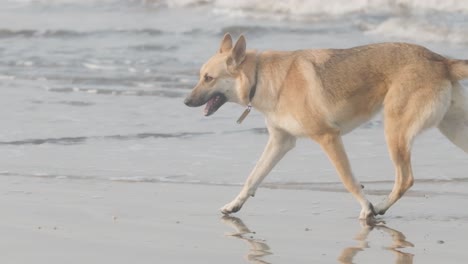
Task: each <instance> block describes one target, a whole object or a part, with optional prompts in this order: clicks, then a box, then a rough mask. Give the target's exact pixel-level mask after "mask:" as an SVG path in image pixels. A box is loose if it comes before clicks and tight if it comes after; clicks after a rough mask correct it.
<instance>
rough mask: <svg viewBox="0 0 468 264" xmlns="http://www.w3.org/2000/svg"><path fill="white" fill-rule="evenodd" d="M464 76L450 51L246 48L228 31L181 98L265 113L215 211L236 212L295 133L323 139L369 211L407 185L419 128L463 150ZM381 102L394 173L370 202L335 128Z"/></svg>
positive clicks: (389, 46)
mask: <svg viewBox="0 0 468 264" xmlns="http://www.w3.org/2000/svg"><path fill="white" fill-rule="evenodd" d="M465 78H468V60H455V59H448V58H445V57H443V56H441V55H439V54H436V53H434V52H432V51H430V50H428V49H426V48H424V47H422V46H418V45H414V44H408V43H379V44H371V45H365V46H359V47H353V48H349V49H309V50H297V51H264V52H257V51H255V50H247V49H246V39H245V37H244V36H243V35H241V36H240V37H239V39H238V40H237V41H236V43H235V44H233V40H232V37H231V35H230V34H229V33H228V34H226V35H224V38H223V39H222V41H221V45H220V48H219V50H218V51H217V52H216V54H215V55H214V56H212V57H211V58H210V59H209V60H208V61H207V62H206V63H205V64H204V65H203V66H202V67H201V70H200V79H199V82H198V83H197V84H196V86H195V87H194V88H193V90H192V91H191V93H190V94H189V95H188V96H187V98H186V99H185V101H184V102H185V104H186V105H187V106H190V107H198V106H202V105H205V104H206V107H205V110H204V114H205V115H206V116H210V115H212V114H213V113H215V112H216V111H217V110H218V109H219V108H220V107H221V106H222V105H223V104H224V103H226V102H233V103H237V104H240V105H243V106H246V107H247V108H246V110H245V112H244V114H243V115H242V116H241V118H239V120H238V122H242V120H243V119H244V118H246V116H247V114H248V113H249V111H250V108H251V107H253V108H255V109H256V110H258V111H259V112H261V113H262V114H263V115H264V116H265V119H266V126H267V129H268V133H269V139H268V143H267V145H266V147H265V150H264V152H263V154H262V155H261V157H260V159H259V160H258V162H257V164H256V166H255V168H254V169H253V171H252V172H251V173H250V175H249V177H248V178H247V180H246V182H245V184H244V186H243V188H242V190H241V191H240V193H239V194H238V195H237V197H235V199H234V200H233V201H231V202H230V203H228V204H226V205H225V206H224V207H222V208H221V212H222V213H224V214H230V213H234V212H237V211H239V210H240V209H241V207H242V205H243V204H244V203H245V202H246V200H247V199H248V198H249V197H250V196H254V195H255V192H256V190H257V187H258V186H259V185H260V183H261V182H262V180H263V179H264V178H265V177H266V176H267V174H268V173H269V172H270V171H271V170H272V169H273V167H274V166H275V165H276V164H277V163H278V162H279V161H280V160H281V158H282V157H283V156H284V155H285V154H286V153H287V152H288V151H289V150H291V149H292V148H293V147H294V146H295V144H296V138H298V137H308V138H311V139H312V140H314V141H316V142H317V143H318V144H319V145H320V146H321V148H322V149H323V151H324V152H325V153H326V154H327V155H328V158H329V159H330V161H331V162H332V164H333V165H334V167H335V168H336V171H337V173H338V175H339V177H340V179H341V181H342V182H343V184H344V187H345V188H346V189H347V190H348V191H349V192H350V193H351V194H352V195H353V196H354V197H355V198H356V200H357V201H358V202H359V203H360V205H361V208H362V209H361V212H360V215H359V218H360V219H373V217H374V216H375V215H383V214H385V212H386V211H387V210H388V209H389V208H390V207H391V206H392V205H393V204H394V203H395V202H396V201H397V200H399V199H400V198H401V197H402V196H403V194H404V193H405V192H406V191H407V190H408V189H409V188H410V187H411V186H412V185H413V182H414V180H413V172H412V168H411V145H412V142H413V140H414V138H415V137H416V136H417V135H418V134H420V133H421V132H422V131H423V130H425V129H428V128H430V127H437V128H438V129H439V130H440V131H441V132H442V134H443V135H445V136H446V137H447V138H448V139H449V140H450V141H451V142H452V143H454V144H455V145H456V146H458V147H460V148H461V149H462V150H463V151H465V152H467V153H468V101H467V100H466V97H465V95H464V91H463V87H462V86H461V85H460V83H459V80H462V79H465ZM380 111H381V112H383V115H384V125H385V138H386V142H387V145H388V150H389V153H390V157H391V159H392V161H393V164H394V167H395V171H396V176H395V183H394V186H393V189H392V191H391V192H390V194H389V195H388V196H387V197H386V198H385V199H384V200H383V201H382V202H380V203H379V204H377V205H376V206H373V204H372V203H371V202H370V201H369V200H368V199H367V198H366V196H365V195H364V193H363V191H362V186H361V184H360V183H359V182H358V180H357V179H356V178H355V177H354V176H353V173H352V171H351V166H350V163H349V160H348V157H347V155H346V152H345V149H344V146H343V142H342V140H341V137H342V135H344V134H346V133H348V132H350V131H351V130H353V129H354V128H356V127H358V126H359V125H361V124H363V123H364V122H366V121H368V120H369V119H371V118H372V117H373V116H374V115H375V114H376V113H378V112H380Z"/></svg>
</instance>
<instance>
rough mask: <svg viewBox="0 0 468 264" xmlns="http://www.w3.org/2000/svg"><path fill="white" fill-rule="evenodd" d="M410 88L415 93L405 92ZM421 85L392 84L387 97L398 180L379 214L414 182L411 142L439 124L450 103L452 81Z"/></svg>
mask: <svg viewBox="0 0 468 264" xmlns="http://www.w3.org/2000/svg"><path fill="white" fill-rule="evenodd" d="M401 84H402V83H400V85H401ZM421 85H423V84H421ZM408 87H410V89H412V92H405V91H407V90H409V89H408ZM422 87H424V86H418V87H412V86H411V85H410V84H408V86H406V87H405V86H404V85H402V86H399V87H393V89H391V90H390V91H389V93H388V94H387V97H386V98H385V101H384V115H385V137H386V140H387V145H388V150H389V154H390V158H391V159H392V161H393V164H394V167H395V183H394V186H393V189H392V191H391V192H390V194H389V195H388V197H387V198H385V199H384V200H383V201H382V202H381V203H379V204H377V205H376V206H375V212H376V213H377V214H382V215H383V214H385V212H386V211H387V210H388V209H389V208H390V207H391V206H392V205H393V204H394V203H395V202H396V201H398V200H399V199H400V198H401V197H402V196H403V194H404V193H405V192H406V191H407V190H408V189H409V188H410V187H411V186H412V185H413V182H414V178H413V172H412V168H411V145H412V142H413V140H414V138H415V137H416V136H417V135H418V134H419V133H420V132H421V131H423V130H424V129H426V128H429V127H433V126H436V125H437V124H438V123H439V122H440V121H441V120H442V118H443V116H444V115H445V113H446V112H447V109H448V106H449V104H450V97H451V89H450V88H451V87H450V84H448V83H441V84H440V85H439V86H437V85H434V84H427V86H426V88H422ZM418 88H419V89H418ZM405 89H406V90H405Z"/></svg>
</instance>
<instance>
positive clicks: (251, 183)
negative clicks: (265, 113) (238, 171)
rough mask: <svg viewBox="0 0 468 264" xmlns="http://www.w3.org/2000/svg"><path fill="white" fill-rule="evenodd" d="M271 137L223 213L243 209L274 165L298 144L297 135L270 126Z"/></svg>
mask: <svg viewBox="0 0 468 264" xmlns="http://www.w3.org/2000/svg"><path fill="white" fill-rule="evenodd" d="M268 132H269V134H270V137H269V139H268V143H267V145H266V147H265V150H264V151H263V154H262V156H261V157H260V159H259V160H258V162H257V165H255V168H254V169H253V171H252V172H251V173H250V175H249V177H248V178H247V181H246V182H245V184H244V187H243V188H242V190H241V192H240V193H239V195H237V197H236V198H235V199H234V200H232V202H230V203H228V204H226V205H225V206H224V207H222V208H221V212H222V213H223V214H230V213H234V212H237V211H239V210H240V209H241V207H242V205H243V204H244V203H245V201H247V199H248V198H249V197H250V196H254V195H255V191H256V190H257V188H258V186H259V185H260V183H261V182H262V180H263V179H264V178H265V177H266V176H267V175H268V173H269V172H270V171H271V170H272V169H273V167H274V166H275V165H276V164H277V163H278V162H279V161H280V160H281V159H282V158H283V157H284V155H285V154H286V153H287V152H288V151H289V150H291V149H292V148H294V146H295V145H296V137H294V136H292V135H290V134H288V133H286V132H285V131H283V130H280V129H276V128H273V127H268Z"/></svg>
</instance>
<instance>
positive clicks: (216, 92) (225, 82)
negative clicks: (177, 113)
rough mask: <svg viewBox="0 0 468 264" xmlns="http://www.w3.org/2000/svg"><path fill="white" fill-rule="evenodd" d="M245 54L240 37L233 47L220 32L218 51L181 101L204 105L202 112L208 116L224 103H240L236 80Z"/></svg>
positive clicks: (201, 70) (193, 105)
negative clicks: (221, 38)
mask: <svg viewBox="0 0 468 264" xmlns="http://www.w3.org/2000/svg"><path fill="white" fill-rule="evenodd" d="M245 57H246V43H245V38H244V36H240V38H239V39H238V40H237V42H236V44H235V45H234V47H233V45H232V37H231V35H230V34H226V35H224V38H223V40H222V41H221V46H220V48H219V51H218V52H217V53H216V54H215V55H214V56H213V57H211V58H210V59H209V60H208V61H207V62H206V63H205V64H204V65H203V66H202V67H201V69H200V79H199V81H198V83H197V85H196V86H195V87H194V88H193V90H192V92H191V93H190V94H189V95H188V96H187V98H186V99H185V104H186V105H187V106H191V107H197V106H202V105H204V104H206V107H205V111H204V114H205V116H209V115H212V114H213V113H214V112H216V111H217V110H218V109H219V108H220V107H221V106H222V105H223V104H224V103H226V102H235V103H241V101H242V99H241V98H242V96H241V95H240V91H238V90H239V89H240V88H238V86H239V85H238V84H237V79H238V78H240V77H239V76H240V74H239V68H240V66H241V64H242V62H244V60H245Z"/></svg>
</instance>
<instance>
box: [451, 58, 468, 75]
mask: <svg viewBox="0 0 468 264" xmlns="http://www.w3.org/2000/svg"><path fill="white" fill-rule="evenodd" d="M448 65H449V71H450V74H451V75H452V78H453V79H455V80H463V79H467V78H468V60H449V63H448Z"/></svg>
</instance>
